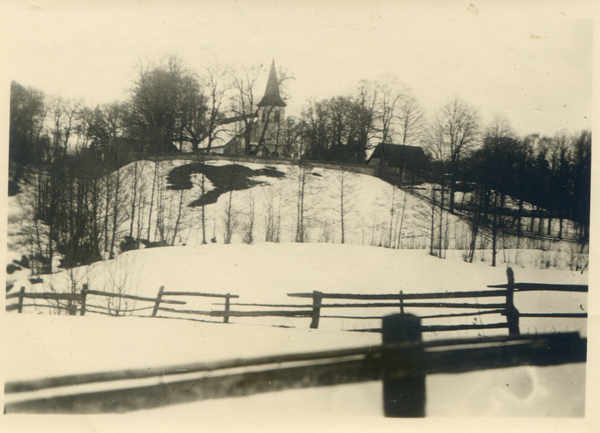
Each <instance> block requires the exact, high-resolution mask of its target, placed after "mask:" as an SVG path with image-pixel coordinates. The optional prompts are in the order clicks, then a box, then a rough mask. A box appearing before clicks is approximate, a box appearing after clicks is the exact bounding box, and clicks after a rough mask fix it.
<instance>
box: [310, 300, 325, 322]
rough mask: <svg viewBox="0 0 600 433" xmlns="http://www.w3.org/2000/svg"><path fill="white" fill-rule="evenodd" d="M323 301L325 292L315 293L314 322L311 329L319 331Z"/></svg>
mask: <svg viewBox="0 0 600 433" xmlns="http://www.w3.org/2000/svg"><path fill="white" fill-rule="evenodd" d="M322 299H323V292H318V291H316V290H315V291H313V312H312V322H310V327H311V328H312V329H317V328H318V327H319V318H320V317H321V300H322Z"/></svg>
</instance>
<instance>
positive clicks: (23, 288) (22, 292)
mask: <svg viewBox="0 0 600 433" xmlns="http://www.w3.org/2000/svg"><path fill="white" fill-rule="evenodd" d="M24 297H25V287H21V290H19V308H18V310H19V313H22V312H23V298H24Z"/></svg>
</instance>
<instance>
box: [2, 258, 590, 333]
mask: <svg viewBox="0 0 600 433" xmlns="http://www.w3.org/2000/svg"><path fill="white" fill-rule="evenodd" d="M507 278H508V283H507V284H501V285H492V286H487V287H488V288H489V289H488V290H480V291H470V292H437V293H416V294H415V293H403V292H399V293H397V294H352V293H323V292H320V291H313V292H306V293H289V294H288V296H290V297H295V298H305V299H306V298H309V299H311V302H310V303H306V304H266V303H262V304H261V303H232V302H231V299H235V298H239V296H238V295H232V294H229V293H227V294H215V293H199V292H175V291H173V292H169V291H165V290H164V287H161V288H160V290H159V292H158V294H157V297H156V298H146V297H141V296H134V295H126V294H115V293H109V292H100V291H95V290H88V289H87V286H85V285H84V288H83V290H82V291H81V293H75V294H58V293H25V292H24V288H21V291H20V292H17V293H13V294H10V295H7V297H6V298H7V299H10V298H15V297H18V298H19V302H18V303H17V304H13V305H9V306H7V307H6V310H7V311H12V310H18V311H19V312H22V309H23V307H26V306H29V305H24V304H23V300H24V299H25V298H41V299H47V300H66V301H68V302H69V304H68V305H67V306H58V307H56V306H49V307H52V308H60V309H64V310H67V311H68V312H69V314H76V313H77V307H78V306H79V312H80V314H81V315H84V314H85V313H86V311H88V310H89V308H90V307H94V308H95V310H93V311H90V312H94V313H100V314H110V312H109V313H106V312H103V311H99V310H102V309H105V310H106V307H101V306H98V305H89V304H86V299H87V296H90V295H98V296H106V297H119V298H124V299H132V300H138V301H146V302H151V303H153V304H154V305H153V306H150V307H145V308H139V309H136V310H135V311H142V310H150V309H151V310H152V313H151V316H153V317H164V316H159V312H168V313H171V314H176V315H179V316H181V315H183V316H185V317H189V316H190V315H192V316H193V315H196V316H198V315H199V316H209V317H219V318H220V317H222V318H223V322H224V323H229V319H230V317H268V316H271V317H287V318H310V319H311V322H310V327H311V328H313V329H316V328H318V327H319V322H320V320H321V319H355V320H366V319H369V320H374V319H381V317H382V315H383V314H379V315H377V314H373V315H362V316H361V315H350V314H345V315H344V314H329V315H324V314H322V310H324V309H328V310H329V309H330V310H334V311H335V310H337V311H340V310H345V309H361V311H365V310H366V311H371V309H375V310H377V309H379V311H382V310H381V309H382V308H387V309H388V310H389V309H390V308H391V309H395V310H396V311H399V312H400V313H405V310H406V309H411V310H412V309H418V308H428V309H442V310H446V311H442V312H441V313H440V314H429V315H420V318H421V319H424V320H428V321H429V320H441V321H442V322H444V321H446V322H447V321H448V320H449V319H454V318H457V317H469V316H481V315H497V316H498V321H496V322H494V323H470V324H455V325H448V324H443V323H442V324H431V325H425V326H422V331H423V332H442V331H463V330H482V329H503V328H507V329H508V333H509V335H513V336H516V335H519V333H520V330H519V318H520V317H540V318H541V317H547V318H587V313H522V312H519V311H518V310H517V308H515V304H514V296H515V293H519V292H528V291H534V290H537V291H550V292H555V291H562V292H582V293H586V292H587V291H588V286H587V285H567V284H537V283H515V281H514V273H513V271H512V269H511V268H508V269H507ZM491 289H495V290H491ZM174 296H193V297H212V298H224V299H225V302H224V303H214V304H213V305H221V306H224V309H223V310H191V309H180V308H171V307H164V306H162V304H178V305H183V304H186V302H185V301H179V300H172V299H165V298H168V297H174ZM469 298H470V299H471V301H470V302H469ZM479 298H496V301H495V302H487V303H481V302H479V300H478V299H479ZM327 299H338V300H345V301H353V302H329V303H327V302H324V301H325V300H327ZM457 300H465V302H457ZM357 301H362V302H357ZM232 307H244V308H252V309H253V310H251V311H242V310H240V309H239V308H238V311H235V310H232ZM257 307H260V308H263V309H261V310H256V308H257ZM265 308H266V309H265ZM448 310H455V312H448ZM456 310H460V311H456ZM354 330H355V331H363V332H381V328H364V329H354Z"/></svg>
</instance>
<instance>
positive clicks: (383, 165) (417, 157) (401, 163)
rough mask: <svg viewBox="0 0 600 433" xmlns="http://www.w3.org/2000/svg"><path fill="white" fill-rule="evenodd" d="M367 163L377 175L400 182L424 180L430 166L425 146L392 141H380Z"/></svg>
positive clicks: (410, 182) (412, 182)
mask: <svg viewBox="0 0 600 433" xmlns="http://www.w3.org/2000/svg"><path fill="white" fill-rule="evenodd" d="M367 164H368V165H369V166H370V167H373V169H374V171H375V175H376V176H379V177H381V178H384V179H388V180H391V181H392V182H394V183H398V184H401V183H403V184H407V183H408V184H414V183H420V182H423V181H424V180H425V172H426V170H427V166H428V162H427V157H426V156H425V152H423V148H421V147H419V146H405V145H402V144H392V143H379V144H378V145H377V147H376V148H375V150H374V151H373V153H372V154H371V156H370V157H369V160H368V161H367Z"/></svg>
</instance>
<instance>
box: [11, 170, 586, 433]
mask: <svg viewBox="0 0 600 433" xmlns="http://www.w3.org/2000/svg"><path fill="white" fill-rule="evenodd" d="M137 164H138V167H137V170H138V175H137V176H138V183H137V190H136V191H137V192H136V197H137V198H136V200H139V202H138V208H137V209H136V215H137V216H135V217H134V218H133V228H132V225H131V221H132V219H131V218H128V213H127V211H126V209H127V208H129V206H128V205H127V204H128V203H131V202H130V200H132V197H133V195H132V192H133V187H134V186H135V185H134V184H132V183H131V182H132V177H131V172H132V170H135V166H132V165H131V164H130V165H129V166H126V167H124V168H122V169H121V171H120V172H119V173H118V174H117V173H113V175H112V176H113V177H115V176H117V175H118V176H121V177H122V178H121V179H122V184H121V185H122V187H123V189H122V191H121V192H122V195H121V199H122V200H123V203H125V205H124V206H123V218H122V219H120V220H119V227H118V232H119V236H120V237H121V238H122V237H123V236H125V235H128V234H129V232H130V231H131V230H132V231H133V233H134V235H135V236H134V237H136V238H143V239H147V240H149V241H157V240H160V233H159V231H158V230H157V227H159V226H160V227H162V228H163V233H162V236H163V238H164V239H171V240H173V239H174V240H175V242H174V243H175V244H176V246H171V247H162V248H146V249H140V250H133V251H128V252H124V253H121V254H118V255H117V256H116V258H115V259H110V260H109V259H106V260H103V261H99V262H96V263H93V264H92V265H90V266H80V267H76V268H73V269H69V270H61V271H60V272H57V273H55V274H52V275H43V276H42V279H43V282H38V283H36V284H32V283H31V281H29V278H30V275H29V271H28V269H26V268H25V267H22V269H21V270H16V271H14V272H13V273H12V274H11V275H9V278H10V279H11V280H10V283H11V284H13V285H14V286H15V288H19V287H26V289H27V291H28V292H29V291H38V292H48V291H58V292H65V291H66V292H69V291H72V290H75V291H78V290H81V288H82V287H83V284H87V285H88V287H89V288H90V289H92V290H103V291H122V292H125V293H129V294H134V295H139V296H148V297H155V296H156V294H157V292H158V289H159V287H160V286H165V288H166V290H172V291H197V292H209V293H222V294H223V293H232V294H236V295H239V296H240V298H239V302H247V303H272V304H275V303H287V304H289V303H302V302H300V300H295V299H294V298H290V297H288V296H287V294H288V293H292V292H311V291H313V290H319V291H322V292H330V293H331V292H342V293H370V294H378V293H398V292H399V291H400V290H402V291H403V292H404V293H424V292H443V291H474V290H484V289H485V287H486V286H487V285H489V284H503V283H505V282H506V274H505V271H506V267H507V266H512V267H513V269H514V271H515V275H516V280H517V281H521V282H541V283H572V284H586V283H587V271H586V272H585V273H581V272H575V271H572V270H570V269H569V268H568V266H566V264H567V263H568V260H569V255H570V252H569V250H568V248H566V247H565V245H560V244H557V245H556V246H555V247H554V249H550V250H546V251H541V250H525V249H520V250H508V249H507V250H504V251H501V253H499V256H498V258H499V266H498V267H491V266H490V262H489V250H485V249H483V250H480V251H478V252H477V255H476V260H475V262H474V263H472V264H469V263H465V262H464V260H463V257H462V255H463V253H462V251H461V250H448V251H447V252H446V259H439V258H437V257H433V256H431V255H429V254H428V252H429V250H428V247H429V238H428V236H429V230H430V223H431V219H430V217H428V214H427V211H428V209H430V207H429V205H428V204H427V203H426V202H425V201H423V200H421V199H419V198H417V197H414V196H411V195H410V194H406V193H405V192H404V191H402V190H400V189H398V188H394V187H392V186H391V185H389V184H387V183H385V182H383V181H381V180H380V179H377V178H373V177H371V176H365V175H360V174H356V175H352V176H350V177H349V178H348V179H346V180H347V181H349V182H350V183H349V184H346V187H348V186H352V188H348V189H347V190H346V191H352V199H351V200H350V201H349V203H352V206H351V212H348V213H347V214H346V216H345V222H346V223H347V224H348V225H347V226H346V229H347V231H346V232H345V244H344V245H342V244H341V243H340V241H341V229H340V223H341V221H340V218H339V212H337V213H336V209H337V207H336V203H339V200H340V198H339V193H340V189H339V186H340V183H341V179H340V178H339V172H338V171H336V170H328V169H316V168H315V169H310V170H309V171H308V173H307V175H308V178H307V179H309V180H306V179H305V180H306V183H305V184H304V186H305V187H306V190H305V192H306V196H305V198H306V203H305V204H306V221H305V222H306V229H307V230H306V233H305V239H304V240H307V241H309V242H306V243H298V242H292V241H293V240H294V239H295V236H296V230H297V215H298V213H297V212H298V206H297V205H298V191H299V186H300V182H301V181H302V178H301V175H302V173H300V172H299V169H298V168H297V167H293V166H284V165H281V166H268V167H265V166H264V165H262V164H250V163H248V164H244V166H245V167H246V168H247V169H249V170H251V171H252V173H249V172H248V171H246V170H245V169H243V170H242V171H244V172H245V173H246V174H247V176H245V177H244V178H245V179H247V180H248V181H249V183H248V184H244V182H245V181H244V182H242V183H238V184H237V186H238V188H237V189H236V188H232V189H230V190H228V189H227V188H224V189H223V186H222V179H219V178H218V176H217V177H214V178H213V180H214V182H213V181H211V180H210V178H208V179H206V180H205V185H204V186H205V195H206V192H207V191H215V190H218V189H219V188H221V189H220V190H219V191H217V192H218V194H216V193H213V195H212V196H209V197H210V200H208V199H207V201H206V202H205V211H206V221H207V224H206V225H207V227H206V230H207V235H208V237H209V238H212V237H216V240H217V242H216V243H211V242H210V241H209V243H208V244H206V245H203V244H202V235H201V233H202V230H201V220H200V214H201V212H200V211H201V206H188V205H189V204H191V203H193V202H197V201H198V200H200V199H201V198H202V193H201V179H199V178H198V173H194V170H193V169H188V168H186V169H184V170H187V174H186V176H187V175H189V178H188V177H186V176H182V177H180V178H175V179H173V177H171V178H169V177H168V176H169V175H171V176H172V175H173V170H174V169H176V168H178V167H184V166H185V165H188V164H189V163H188V162H183V161H163V162H160V163H156V162H151V161H140V162H138V163H137ZM210 164H211V165H212V166H214V167H215V172H213V173H212V174H214V173H218V172H219V169H218V167H223V166H226V165H227V164H226V162H223V161H218V162H212V163H210ZM182 170H183V169H182ZM157 172H159V173H160V176H158V177H156V178H155V177H154V174H155V173H157ZM175 173H177V172H175ZM276 173H283V175H278V174H276ZM184 174H185V173H184ZM207 177H208V176H207ZM157 179H158V180H159V181H160V184H161V186H160V188H159V189H157V188H158V187H157V185H156V184H155V182H157ZM188 180H189V181H190V182H191V184H192V187H191V188H190V189H184V190H181V189H179V190H178V189H177V187H176V185H177V183H178V182H187V181H188ZM220 183H221V185H219V184H220ZM153 184H154V187H155V194H154V195H153V194H152V193H151V191H152V185H153ZM125 185H128V186H125ZM169 185H170V187H169ZM240 185H241V186H242V187H240ZM244 185H246V186H244ZM23 189H24V192H23V193H22V194H19V195H18V196H16V197H12V198H11V208H10V210H9V212H10V213H9V215H10V217H9V242H8V247H9V259H10V260H11V261H13V262H14V261H15V260H16V261H21V260H22V256H23V255H27V254H29V253H30V250H29V249H28V248H29V247H30V245H29V246H28V243H27V242H25V241H23V237H26V236H28V234H30V233H31V230H32V228H35V229H36V230H39V232H40V233H42V234H43V231H44V227H43V226H42V225H38V226H36V227H33V226H32V225H31V223H32V221H31V219H30V218H31V215H29V214H28V212H27V209H28V208H27V203H28V200H27V186H26V185H25V186H24V187H23ZM158 190H160V191H161V194H162V198H160V200H161V202H160V203H162V204H161V206H159V201H158V200H159V198H158V193H157V191H158ZM150 198H152V200H150ZM150 203H152V209H153V211H152V213H151V212H150ZM179 203H183V204H184V206H182V207H181V208H180V207H179ZM229 203H231V204H232V208H233V209H234V210H235V212H232V213H231V215H232V216H234V217H235V218H234V220H235V224H234V226H235V230H234V232H233V236H232V239H231V241H232V243H231V244H224V242H223V238H224V233H225V231H226V224H227V221H226V209H227V208H228V205H229ZM158 208H162V213H161V214H160V215H161V216H160V217H158V215H159V212H158V211H157V209H158ZM180 209H181V211H180ZM252 209H254V213H253V212H252ZM252 214H253V215H254V224H255V225H254V226H253V239H252V240H253V242H252V244H245V243H244V239H246V240H248V237H247V235H248V232H249V224H250V222H251V218H250V217H251V215H252ZM178 215H179V216H178ZM269 216H271V217H276V218H275V220H280V221H281V224H280V225H279V226H278V228H279V235H280V237H279V242H264V239H265V237H266V234H267V233H266V232H267V228H268V227H269V224H270V222H269V221H271V222H273V221H274V220H273V219H271V220H269V218H268V217H269ZM279 217H280V218H279ZM159 218H160V219H162V220H161V221H159ZM444 219H445V220H446V217H444ZM138 221H139V224H138ZM144 221H145V222H144ZM177 221H178V222H177ZM447 221H448V227H449V233H450V234H449V238H450V239H452V240H453V242H455V243H456V242H460V241H461V239H462V238H463V237H464V236H465V233H466V231H467V230H468V228H467V227H466V224H465V223H463V222H461V221H460V220H458V219H456V218H454V217H452V216H450V217H449V218H448V219H447ZM148 222H149V223H150V224H149V226H150V228H151V229H150V230H148ZM271 227H273V226H271ZM40 239H43V236H40ZM183 244H185V245H183ZM380 246H392V247H395V246H396V247H397V246H402V247H403V249H394V248H381V247H380ZM551 262H553V263H555V264H556V266H550V267H548V266H546V265H547V263H551ZM13 290H15V289H13ZM10 301H11V302H15V299H14V298H13V299H12V300H10ZM92 301H93V302H104V301H102V300H101V298H96V299H94V297H90V299H88V302H89V303H92ZM186 301H188V304H187V305H186V306H185V308H190V309H202V310H207V309H217V310H221V309H222V308H223V307H222V305H214V303H215V301H214V299H212V300H204V301H202V300H198V299H196V300H193V299H189V298H188V299H186ZM36 302H38V303H39V301H36ZM194 302H195V303H194ZM515 302H516V307H517V308H518V309H519V310H520V311H522V312H556V311H559V312H565V313H570V312H573V313H574V312H577V313H579V312H582V311H585V312H587V311H588V304H587V296H585V295H582V294H571V293H568V294H564V293H562V294H561V293H552V294H548V293H543V292H542V293H535V292H533V293H529V294H527V293H521V294H517V295H516V297H515ZM141 306H146V305H141V304H139V305H135V304H130V305H129V308H133V307H136V308H137V307H141ZM236 308H239V307H235V308H234V309H236ZM423 311H424V310H422V309H421V310H415V311H409V312H413V313H415V314H418V315H422V314H424V312H423ZM48 312H49V311H48V309H47V308H43V307H28V308H25V311H24V313H26V314H20V315H19V314H16V313H9V314H7V315H6V321H5V323H6V332H5V334H6V335H7V336H8V338H7V343H8V346H7V350H6V351H5V353H6V354H7V356H6V358H5V359H6V378H7V379H8V380H16V379H27V378H35V377H44V376H49V375H62V374H73V373H78V372H81V373H84V372H96V371H106V370H111V369H112V370H117V369H118V370H120V369H125V368H145V367H152V366H160V365H174V364H181V363H186V362H198V361H203V360H207V361H209V360H217V359H229V358H238V357H240V356H242V357H253V356H260V355H265V354H279V353H289V352H302V351H316V350H320V349H327V348H344V347H355V346H362V345H369V344H378V343H379V342H380V340H379V339H380V336H379V335H378V334H367V333H355V332H348V331H349V330H353V329H357V328H361V327H370V326H378V323H377V320H372V321H368V320H355V319H322V320H321V322H320V324H319V329H316V330H315V329H309V320H310V319H307V318H299V319H290V318H281V317H276V318H232V319H231V322H232V324H230V325H225V324H222V323H207V322H194V321H188V320H177V319H172V318H169V319H167V318H139V317H118V318H116V317H105V316H99V315H94V314H92V313H89V314H86V316H84V317H80V316H58V315H54V314H48ZM393 312H396V311H393ZM27 313H33V314H27ZM354 313H355V314H360V313H357V312H356V311H354ZM377 313H379V314H385V313H386V312H385V311H383V310H381V311H378V312H377ZM196 318H200V319H211V318H210V317H200V316H199V317H196ZM465 320H467V321H471V320H473V318H467V319H465V318H460V319H457V322H450V321H448V323H466V322H465ZM478 320H481V323H486V320H491V319H490V318H489V317H486V316H481V317H478ZM271 325H274V326H271ZM521 331H522V332H524V333H525V332H529V333H542V332H554V331H579V332H580V333H581V334H582V335H586V333H587V329H586V320H583V319H553V320H549V319H539V318H528V319H522V320H521ZM505 332H506V331H505V330H498V331H494V330H486V331H485V332H484V331H482V332H479V333H473V331H469V332H467V331H464V332H462V333H459V334H458V335H461V336H474V337H475V336H477V335H493V334H494V333H505ZM436 337H440V336H439V335H438V336H428V337H427V338H436ZM585 378H586V369H585V365H583V364H578V365H565V366H559V367H547V368H537V367H536V368H533V367H519V368H512V369H502V370H492V371H486V372H477V373H468V374H460V375H435V376H432V377H428V379H427V392H428V400H427V409H426V410H427V414H428V416H516V417H548V416H551V417H552V416H555V417H563V416H564V417H573V416H576V417H579V416H583V414H584V410H585ZM381 411H382V409H381V384H380V383H367V384H362V385H344V386H336V387H332V388H324V389H308V390H295V391H285V392H281V393H274V394H266V395H256V396H253V397H246V398H235V399H223V400H215V401H206V402H199V403H192V404H185V405H181V406H173V407H167V408H163V409H158V410H155V411H151V412H147V411H142V412H140V413H136V414H132V415H128V416H127V417H128V418H127V420H128V422H129V421H131V422H132V423H138V424H137V425H139V426H147V427H146V428H141V430H144V431H145V430H151V429H152V427H156V425H158V424H154V425H153V423H152V420H155V422H156V421H157V420H160V419H166V418H168V419H172V418H173V417H175V418H178V419H182V418H184V417H185V415H187V414H189V413H194V414H197V415H198V417H199V419H202V421H203V423H204V422H205V423H207V424H208V425H215V424H211V423H216V422H218V421H219V420H220V419H223V418H227V417H228V414H230V413H231V412H235V413H236V414H237V416H239V418H235V419H234V420H231V419H228V420H229V422H231V425H229V427H236V426H237V430H240V429H245V428H249V427H252V426H254V427H256V426H264V421H265V420H270V419H272V420H278V421H280V422H282V421H286V423H287V424H289V423H292V424H294V426H296V427H297V426H313V427H314V426H315V424H314V423H312V421H306V419H307V418H308V417H309V418H310V419H311V420H312V419H323V418H326V419H328V420H329V424H327V425H330V426H332V428H333V426H335V424H336V420H339V419H340V417H344V418H347V419H355V420H357V423H358V424H361V423H362V424H364V425H369V427H370V428H373V427H374V426H377V427H378V428H381V429H386V428H389V427H390V425H389V420H384V419H383V418H382V412H381ZM347 419H346V421H347ZM175 424H177V423H175ZM175 424H170V425H169V428H170V429H172V428H175V427H174V426H175ZM358 424H356V425H358ZM323 425H324V424H319V426H320V427H323ZM396 427H397V426H396ZM294 428H295V427H294ZM294 428H291V430H290V429H289V428H288V430H290V431H293V429H294Z"/></svg>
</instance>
